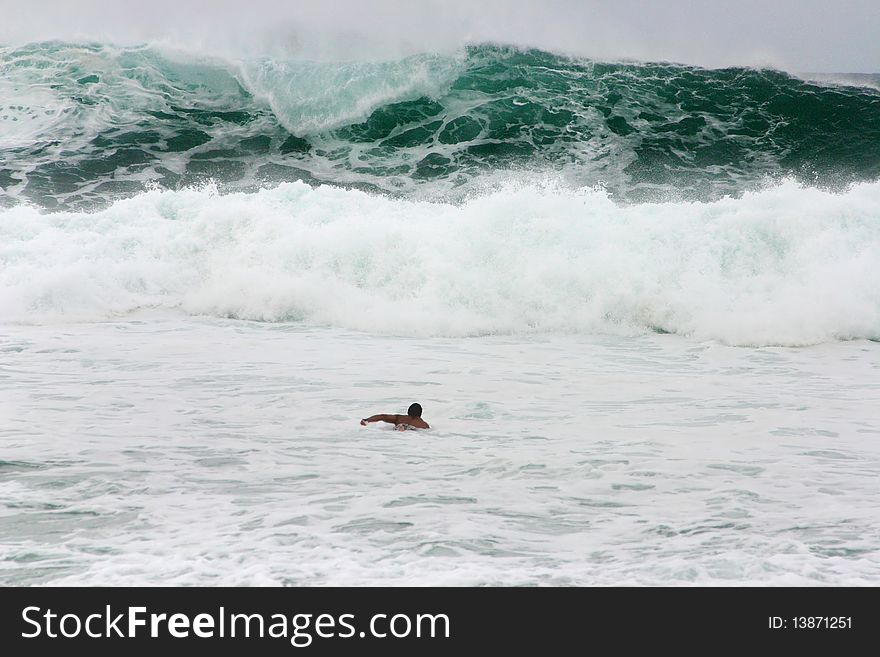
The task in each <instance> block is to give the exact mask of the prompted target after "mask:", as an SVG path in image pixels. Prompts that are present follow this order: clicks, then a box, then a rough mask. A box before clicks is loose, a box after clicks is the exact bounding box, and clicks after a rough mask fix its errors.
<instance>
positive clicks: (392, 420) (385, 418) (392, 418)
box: [361, 414, 400, 426]
mask: <svg viewBox="0 0 880 657" xmlns="http://www.w3.org/2000/svg"><path fill="white" fill-rule="evenodd" d="M399 417H400V416H399V415H384V414H383V415H371V416H370V417H365V418H364V419H363V420H361V424H362V425H363V426H366V425H367V423H368V422H388V423H389V424H397V422H398V418H399Z"/></svg>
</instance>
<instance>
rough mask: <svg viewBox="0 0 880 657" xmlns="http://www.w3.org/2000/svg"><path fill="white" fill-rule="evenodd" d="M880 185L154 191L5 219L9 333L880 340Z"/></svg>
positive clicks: (0, 271) (1, 247) (0, 278)
mask: <svg viewBox="0 0 880 657" xmlns="http://www.w3.org/2000/svg"><path fill="white" fill-rule="evenodd" d="M878 217H880V183H866V184H859V185H855V186H853V187H852V188H851V189H850V190H849V191H847V192H846V193H829V192H825V191H821V190H818V189H814V188H806V187H803V186H801V185H799V184H797V183H796V182H794V181H786V182H784V183H782V184H780V185H778V186H776V187H774V188H772V189H767V190H764V191H762V192H756V193H746V194H744V195H743V196H742V197H741V198H738V199H737V198H725V199H722V200H719V201H716V202H711V203H700V202H667V203H645V204H640V205H619V204H616V203H615V202H613V200H612V199H611V198H609V196H608V194H607V192H605V191H601V190H581V191H576V192H574V191H569V190H565V189H559V188H554V187H552V186H550V187H536V186H528V185H527V186H522V187H516V188H508V189H504V190H499V191H496V192H494V193H490V194H486V195H484V196H480V197H476V198H473V199H471V200H469V201H468V202H465V203H462V204H448V203H429V202H416V201H411V200H405V199H391V198H388V197H384V196H378V195H370V194H366V193H363V192H360V191H356V190H345V189H339V188H335V187H330V186H321V187H316V188H313V187H310V186H308V185H306V184H303V183H292V184H283V185H280V186H278V187H276V188H274V189H271V190H268V189H267V190H262V191H259V192H257V193H252V194H243V193H236V194H227V195H220V194H218V193H217V191H216V189H211V188H206V189H202V190H194V189H189V190H182V191H177V192H171V191H158V190H156V191H152V192H148V193H145V194H142V195H139V196H137V197H135V198H132V199H128V200H123V201H119V202H116V203H115V204H113V205H112V206H111V207H109V208H107V209H105V210H102V211H100V212H92V213H83V212H56V213H41V212H39V211H38V210H36V209H34V208H32V207H26V206H17V207H14V208H9V209H6V210H4V211H2V212H0V262H2V263H3V266H2V268H0V309H2V318H3V321H6V322H25V323H31V322H35V323H42V322H54V321H95V320H101V319H105V318H109V317H114V316H118V315H120V314H125V313H129V312H132V311H135V310H137V309H141V308H161V309H177V310H181V311H184V312H186V313H191V314H197V315H212V316H219V317H234V318H241V319H248V320H258V321H268V322H276V321H302V322H306V323H308V324H312V325H321V326H332V327H339V328H345V329H353V330H359V331H366V332H374V333H387V334H395V335H417V336H478V335H487V334H512V335H518V334H533V333H555V332H596V331H599V332H602V331H624V332H640V331H649V330H653V331H660V332H669V333H677V334H681V335H686V336H691V337H694V338H697V339H712V340H718V341H721V342H724V343H729V344H734V345H765V344H776V345H801V344H811V343H819V342H823V341H830V340H839V339H854V338H869V339H878V338H880V291H878V287H877V285H876V283H875V278H876V276H875V274H876V271H877V270H878V268H880V221H878Z"/></svg>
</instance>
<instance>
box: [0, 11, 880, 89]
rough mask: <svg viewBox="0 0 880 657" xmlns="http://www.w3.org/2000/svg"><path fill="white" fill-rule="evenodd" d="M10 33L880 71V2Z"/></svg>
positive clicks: (216, 22)
mask: <svg viewBox="0 0 880 657" xmlns="http://www.w3.org/2000/svg"><path fill="white" fill-rule="evenodd" d="M0 17H2V19H0V42H3V43H11V44H20V43H22V42H26V41H33V40H44V39H67V40H77V39H92V40H101V41H115V42H118V43H137V42H154V41H162V42H165V43H167V44H172V45H177V46H181V47H187V48H193V49H197V50H205V51H215V52H217V53H220V54H234V53H236V52H237V53H238V54H261V53H264V54H278V53H277V51H279V50H280V51H284V52H286V53H287V54H294V55H299V56H312V55H314V56H315V57H322V58H352V57H355V58H357V57H363V56H374V57H386V56H396V55H400V54H407V53H411V52H414V51H418V50H425V49H430V50H448V49H453V48H455V47H460V46H461V45H462V44H464V43H467V42H480V41H500V42H507V43H513V44H517V45H524V46H537V47H542V48H545V49H548V50H554V51H561V52H568V53H572V54H577V55H585V56H588V57H594V58H599V59H620V58H625V59H642V60H644V59H649V60H669V61H677V62H683V63H689V64H699V65H703V66H726V65H734V64H739V65H771V66H777V67H780V68H784V69H787V70H791V71H796V72H804V71H815V72H851V73H858V72H863V73H872V72H874V73H876V72H880V0H723V1H722V0H702V1H697V0H654V1H652V0H609V1H606V0H543V1H532V0H507V1H505V0H483V1H480V0H446V1H444V2H441V1H439V0H408V1H404V0H372V1H371V0H152V1H146V0H144V1H140V2H134V1H133V0H112V1H111V0H0Z"/></svg>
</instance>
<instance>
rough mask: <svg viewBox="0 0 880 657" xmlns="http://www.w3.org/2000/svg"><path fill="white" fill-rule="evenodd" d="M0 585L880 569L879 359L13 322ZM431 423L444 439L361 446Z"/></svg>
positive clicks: (7, 331) (162, 318)
mask: <svg viewBox="0 0 880 657" xmlns="http://www.w3.org/2000/svg"><path fill="white" fill-rule="evenodd" d="M0 354H2V357H3V370H2V376H0V399H2V400H3V403H0V441H2V445H3V452H2V454H0V500H2V503H0V584H3V585H10V584H15V585H32V584H40V583H42V584H53V585H57V584H68V585H86V586H95V585H98V584H101V585H139V586H140V585H158V584H162V585H201V586H205V585H208V586H215V585H246V586H255V585H267V584H273V585H281V584H288V585H298V586H301V585H326V584H335V585H347V586H352V585H377V584H383V585H471V586H472V585H534V584H543V585H547V584H550V585H554V584H555V585H572V584H574V585H609V584H610V585H627V584H629V585H631V584H637V585H665V586H672V585H688V586H693V585H728V586H729V585H743V584H750V585H760V586H775V585H798V586H823V585H824V586H845V585H859V586H873V585H876V583H877V581H878V577H880V559H878V554H880V552H878V549H880V517H878V514H877V500H876V497H877V477H878V475H880V443H878V440H877V438H878V426H880V386H878V383H877V382H878V377H877V372H878V367H880V345H878V344H875V343H869V342H863V341H852V342H846V343H834V344H827V345H819V346H815V347H805V348H796V349H792V348H785V347H766V348H758V349H751V348H749V349H743V348H734V347H726V346H721V345H717V344H715V343H712V342H704V343H695V342H694V341H692V340H688V339H685V338H680V337H678V336H669V335H664V336H660V335H646V336H637V337H622V336H604V337H602V336H549V337H548V336H532V337H520V336H517V337H513V338H511V337H491V338H476V339H465V340H462V339H442V338H415V339H412V338H408V339H399V338H392V337H381V336H379V337H377V336H371V335H366V334H363V333H352V332H347V331H338V330H332V329H330V330H327V329H309V328H305V327H303V326H302V325H295V324H265V323H262V324H261V323H254V322H242V321H230V320H218V319H212V318H189V317H184V316H180V315H175V314H171V313H155V312H149V313H141V314H139V315H138V316H137V317H134V318H131V319H128V320H126V321H118V322H106V323H99V324H80V325H66V326H8V325H7V326H4V325H0ZM412 401H419V402H420V403H421V404H422V405H423V406H424V408H425V417H426V419H427V420H428V422H429V423H430V424H431V426H432V428H431V430H430V431H428V432H414V431H408V432H405V433H401V432H397V431H393V430H391V428H390V427H389V426H387V425H384V426H383V425H370V426H368V427H361V426H359V424H358V418H361V417H363V416H364V415H366V414H370V413H393V412H400V411H402V410H403V409H405V408H406V407H407V405H408V404H409V403H411V402H412Z"/></svg>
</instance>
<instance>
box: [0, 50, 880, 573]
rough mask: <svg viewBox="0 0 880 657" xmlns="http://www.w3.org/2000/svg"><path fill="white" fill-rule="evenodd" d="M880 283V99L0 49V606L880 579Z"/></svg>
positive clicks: (567, 76)
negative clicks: (302, 591) (107, 588)
mask: <svg viewBox="0 0 880 657" xmlns="http://www.w3.org/2000/svg"><path fill="white" fill-rule="evenodd" d="M878 271H880V76H876V75H811V74H801V75H792V74H789V73H785V72H782V71H778V70H771V69H749V68H730V69H704V68H698V67H691V66H684V65H677V64H669V63H642V62H602V61H592V60H586V59H579V58H575V57H571V56H563V55H559V54H554V53H550V52H545V51H537V50H528V49H522V48H515V47H512V46H504V45H473V46H470V47H467V48H462V49H460V50H457V51H455V52H447V53H424V54H417V55H411V56H408V57H403V58H400V59H396V60H368V61H338V62H333V61H325V60H321V61H318V60H315V61H310V60H306V59H302V58H298V59H281V58H270V57H250V58H239V59H234V58H221V57H219V56H216V55H210V56H209V55H208V54H202V55H199V54H196V53H193V52H187V53H184V52H181V51H179V50H174V49H171V48H168V47H159V46H156V45H152V46H151V45H143V46H121V45H113V44H109V43H70V42H42V43H32V44H28V45H18V46H3V45H0V584H17V585H31V584H36V585H46V584H50V585H51V584H75V585H97V584H103V585H163V584H166V585H221V584H223V585H269V584H286V585H328V584H335V585H362V584H377V585H380V584H392V585H512V584H526V585H620V584H624V585H687V586H694V585H697V586H700V585H729V586H739V585H747V584H751V585H767V586H776V585H795V586H842V585H857V586H876V585H877V583H878V582H880V502H878V501H877V493H878V484H877V482H878V477H880V285H878V282H877V280H878V279H877V272H878ZM414 401H418V402H420V403H421V404H422V406H423V407H424V417H425V419H426V420H427V421H428V422H429V423H430V424H431V426H432V428H431V429H430V430H429V431H425V432H415V431H408V432H397V431H393V430H392V428H391V427H390V426H389V425H384V426H383V425H370V426H368V427H361V426H359V424H358V420H359V419H360V418H361V417H365V416H367V415H371V414H374V413H401V412H404V411H405V409H406V408H407V406H408V405H409V404H410V403H412V402H414Z"/></svg>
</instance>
